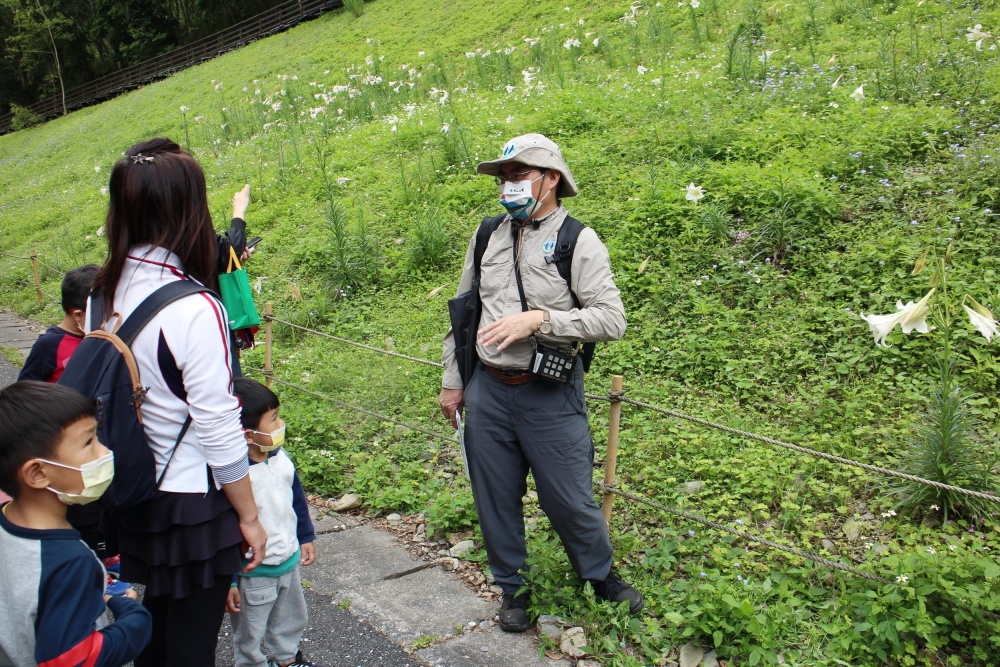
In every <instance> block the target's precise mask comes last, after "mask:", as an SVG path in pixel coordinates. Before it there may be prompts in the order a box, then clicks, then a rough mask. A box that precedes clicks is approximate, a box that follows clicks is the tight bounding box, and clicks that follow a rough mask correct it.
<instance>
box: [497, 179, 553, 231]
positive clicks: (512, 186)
mask: <svg viewBox="0 0 1000 667" xmlns="http://www.w3.org/2000/svg"><path fill="white" fill-rule="evenodd" d="M544 177H545V174H544V173H543V174H542V175H541V176H539V177H538V178H536V179H535V180H534V181H506V182H504V184H503V189H501V190H500V205H501V206H503V207H504V208H505V209H507V213H509V214H510V216H511V217H512V218H514V219H515V220H518V221H522V222H523V221H525V220H527V219H528V218H529V217H530V216H531V214H532V213H534V212H535V211H536V210H538V206H539V204H541V203H542V200H544V199H545V197H548V196H549V193H548V192H546V193H545V195H544V196H543V197H542V199H539V200H537V201H536V200H535V198H534V197H533V196H532V194H531V186H532V184H534V183H535V181H537V180H540V179H542V178H544ZM550 192H551V191H550Z"/></svg>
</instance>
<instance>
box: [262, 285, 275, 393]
mask: <svg viewBox="0 0 1000 667" xmlns="http://www.w3.org/2000/svg"><path fill="white" fill-rule="evenodd" d="M273 306H274V304H272V303H271V302H270V301H268V302H267V303H265V304H264V384H265V385H267V386H268V387H270V386H271V352H272V350H273V348H274V341H273V338H272V336H271V314H272V311H273Z"/></svg>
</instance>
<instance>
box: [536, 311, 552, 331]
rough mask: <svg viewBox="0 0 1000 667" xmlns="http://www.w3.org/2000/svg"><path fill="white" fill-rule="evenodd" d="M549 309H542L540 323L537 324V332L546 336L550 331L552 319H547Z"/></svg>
mask: <svg viewBox="0 0 1000 667" xmlns="http://www.w3.org/2000/svg"><path fill="white" fill-rule="evenodd" d="M549 317H550V316H549V311H547V310H543V311H542V323H541V324H539V325H538V333H540V334H545V335H546V336H548V335H549V334H550V333H552V320H551V319H549Z"/></svg>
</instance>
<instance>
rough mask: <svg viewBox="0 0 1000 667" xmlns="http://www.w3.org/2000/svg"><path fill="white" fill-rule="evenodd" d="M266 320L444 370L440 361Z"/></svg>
mask: <svg viewBox="0 0 1000 667" xmlns="http://www.w3.org/2000/svg"><path fill="white" fill-rule="evenodd" d="M264 319H265V320H270V321H271V322H277V323H278V324H284V325H285V326H286V327H289V328H291V329H297V330H299V331H305V332H307V333H311V334H313V335H316V336H322V337H323V338H329V339H330V340H335V341H337V342H339V343H345V344H346V345H353V346H354V347H360V348H361V349H363V350H370V351H371V352H378V353H379V354H384V355H386V356H389V357H396V358H397V359H405V360H406V361H412V362H413V363H415V364H424V365H426V366H434V367H435V368H444V364H442V363H441V362H439V361H431V360H429V359H420V358H419V357H411V356H410V355H408V354H400V353H399V352H393V351H392V350H386V349H384V348H381V347H374V346H372V345H365V344H364V343H359V342H357V341H353V340H348V339H347V338H341V337H340V336H334V335H333V334H328V333H324V332H322V331H317V330H316V329H310V328H309V327H303V326H299V325H298V324H292V323H291V322H288V321H287V320H279V319H278V318H277V317H274V316H273V315H264Z"/></svg>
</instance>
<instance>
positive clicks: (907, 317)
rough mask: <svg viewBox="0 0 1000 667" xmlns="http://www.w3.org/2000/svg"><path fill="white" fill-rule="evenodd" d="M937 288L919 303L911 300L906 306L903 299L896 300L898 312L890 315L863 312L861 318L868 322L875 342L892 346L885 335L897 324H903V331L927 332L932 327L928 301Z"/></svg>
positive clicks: (906, 332)
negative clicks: (929, 321)
mask: <svg viewBox="0 0 1000 667" xmlns="http://www.w3.org/2000/svg"><path fill="white" fill-rule="evenodd" d="M934 291H935V290H933V289H932V290H931V291H930V292H928V293H927V295H926V296H925V297H924V298H923V299H921V300H920V301H919V302H917V303H913V302H912V301H910V302H909V303H907V304H906V305H905V306H904V305H903V302H902V301H897V302H896V309H897V312H895V313H890V314H888V315H875V314H874V313H873V314H871V315H865V314H864V313H862V314H861V319H863V320H864V321H865V322H867V323H868V326H869V327H870V328H871V332H872V335H873V336H874V337H875V344H876V345H881V346H882V347H890V345H889V344H888V343H886V342H885V337H886V336H888V335H889V332H890V331H892V330H893V329H894V328H895V327H896V325H897V324H899V325H901V326H902V329H903V333H905V334H908V333H910V332H911V331H913V330H914V329H916V330H917V331H919V332H920V333H927V332H929V331H930V328H929V327H928V326H927V319H926V318H927V310H928V309H927V301H928V300H929V299H930V297H931V295H932V294H934Z"/></svg>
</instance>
